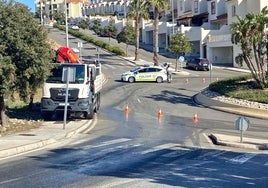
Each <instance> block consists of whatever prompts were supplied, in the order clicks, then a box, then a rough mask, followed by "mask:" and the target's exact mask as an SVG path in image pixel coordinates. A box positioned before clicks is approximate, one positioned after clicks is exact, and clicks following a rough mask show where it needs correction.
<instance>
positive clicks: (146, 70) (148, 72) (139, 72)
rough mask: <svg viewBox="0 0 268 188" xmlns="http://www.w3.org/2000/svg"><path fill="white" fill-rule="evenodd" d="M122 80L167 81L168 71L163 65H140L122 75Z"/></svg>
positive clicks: (131, 81)
mask: <svg viewBox="0 0 268 188" xmlns="http://www.w3.org/2000/svg"><path fill="white" fill-rule="evenodd" d="M121 80H122V81H125V82H130V83H133V82H141V81H142V82H146V81H151V82H157V83H161V82H163V81H167V71H166V69H165V68H164V67H162V66H150V65H144V66H138V67H135V68H133V69H131V70H130V71H127V72H125V73H123V74H122V75H121Z"/></svg>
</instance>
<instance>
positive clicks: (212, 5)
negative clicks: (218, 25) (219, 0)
mask: <svg viewBox="0 0 268 188" xmlns="http://www.w3.org/2000/svg"><path fill="white" fill-rule="evenodd" d="M215 13H216V4H215V2H211V14H215Z"/></svg>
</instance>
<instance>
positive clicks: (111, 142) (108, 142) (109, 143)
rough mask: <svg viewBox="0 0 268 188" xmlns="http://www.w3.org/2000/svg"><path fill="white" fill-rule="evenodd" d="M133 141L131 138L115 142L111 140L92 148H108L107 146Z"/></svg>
mask: <svg viewBox="0 0 268 188" xmlns="http://www.w3.org/2000/svg"><path fill="white" fill-rule="evenodd" d="M130 140H131V139H129V138H119V139H115V140H109V141H106V142H103V143H101V144H99V145H94V146H91V147H92V148H97V147H101V146H107V145H111V144H118V143H122V142H127V141H130Z"/></svg>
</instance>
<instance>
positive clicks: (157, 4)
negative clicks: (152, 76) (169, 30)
mask: <svg viewBox="0 0 268 188" xmlns="http://www.w3.org/2000/svg"><path fill="white" fill-rule="evenodd" d="M151 3H152V6H153V7H154V48H153V51H154V57H153V62H154V65H158V64H159V63H158V24H159V15H160V13H161V12H162V11H164V10H165V9H167V8H168V7H169V4H168V1H167V0H151ZM172 11H173V10H172Z"/></svg>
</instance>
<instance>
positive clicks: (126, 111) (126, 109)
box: [125, 104, 129, 114]
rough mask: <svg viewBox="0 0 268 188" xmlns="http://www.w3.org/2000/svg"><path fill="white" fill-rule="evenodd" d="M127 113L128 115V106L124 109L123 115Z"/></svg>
mask: <svg viewBox="0 0 268 188" xmlns="http://www.w3.org/2000/svg"><path fill="white" fill-rule="evenodd" d="M128 113H129V109H128V104H127V105H126V108H125V114H128Z"/></svg>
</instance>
